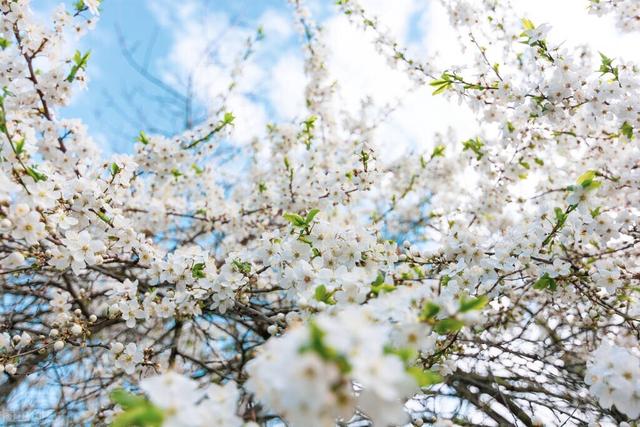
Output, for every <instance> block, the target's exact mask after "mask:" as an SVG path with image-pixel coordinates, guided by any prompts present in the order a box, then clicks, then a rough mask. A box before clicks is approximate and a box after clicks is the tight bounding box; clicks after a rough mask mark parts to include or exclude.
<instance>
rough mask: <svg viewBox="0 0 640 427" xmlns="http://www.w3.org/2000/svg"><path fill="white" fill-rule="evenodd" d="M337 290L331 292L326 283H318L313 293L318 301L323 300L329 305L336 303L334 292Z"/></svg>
mask: <svg viewBox="0 0 640 427" xmlns="http://www.w3.org/2000/svg"><path fill="white" fill-rule="evenodd" d="M334 293H335V292H329V291H328V290H327V287H326V286H325V285H318V286H316V289H315V291H314V293H313V297H314V298H315V299H316V301H319V302H323V303H325V304H328V305H335V304H336V300H335V299H333V294H334Z"/></svg>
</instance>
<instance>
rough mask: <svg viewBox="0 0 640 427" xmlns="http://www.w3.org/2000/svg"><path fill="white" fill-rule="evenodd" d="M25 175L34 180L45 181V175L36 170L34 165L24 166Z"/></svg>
mask: <svg viewBox="0 0 640 427" xmlns="http://www.w3.org/2000/svg"><path fill="white" fill-rule="evenodd" d="M26 172H27V175H29V176H30V177H31V178H33V180H34V181H36V182H38V181H46V180H47V176H46V175H45V174H43V173H42V172H38V171H37V170H36V168H35V167H34V166H32V167H27V168H26Z"/></svg>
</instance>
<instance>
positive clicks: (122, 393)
mask: <svg viewBox="0 0 640 427" xmlns="http://www.w3.org/2000/svg"><path fill="white" fill-rule="evenodd" d="M110 397H111V400H112V401H114V402H115V403H117V404H118V405H120V406H122V408H123V409H129V408H135V407H136V406H141V405H144V404H145V403H147V399H145V398H144V397H143V396H138V395H136V394H133V393H129V392H128V391H126V390H124V389H121V388H117V389H115V390H113V391H112V392H111V395H110Z"/></svg>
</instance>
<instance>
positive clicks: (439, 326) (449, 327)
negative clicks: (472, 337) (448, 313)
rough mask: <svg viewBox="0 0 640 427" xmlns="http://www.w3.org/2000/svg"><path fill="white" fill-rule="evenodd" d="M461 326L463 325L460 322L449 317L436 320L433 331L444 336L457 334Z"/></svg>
mask: <svg viewBox="0 0 640 427" xmlns="http://www.w3.org/2000/svg"><path fill="white" fill-rule="evenodd" d="M463 326H464V323H463V322H462V321H461V320H458V319H454V318H451V317H449V318H447V319H442V320H438V321H437V322H436V324H435V326H434V327H433V329H434V330H435V331H436V332H437V333H439V334H440V335H444V334H448V333H451V332H458V331H459V330H460V329H462V327H463Z"/></svg>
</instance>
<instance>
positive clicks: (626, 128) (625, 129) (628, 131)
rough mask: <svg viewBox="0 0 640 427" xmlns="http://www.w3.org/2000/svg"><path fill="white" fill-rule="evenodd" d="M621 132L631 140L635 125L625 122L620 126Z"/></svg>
mask: <svg viewBox="0 0 640 427" xmlns="http://www.w3.org/2000/svg"><path fill="white" fill-rule="evenodd" d="M620 133H621V134H623V135H624V136H625V137H627V139H628V140H629V141H631V140H632V139H633V126H631V125H630V124H629V122H624V123H623V124H622V127H621V128H620Z"/></svg>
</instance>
